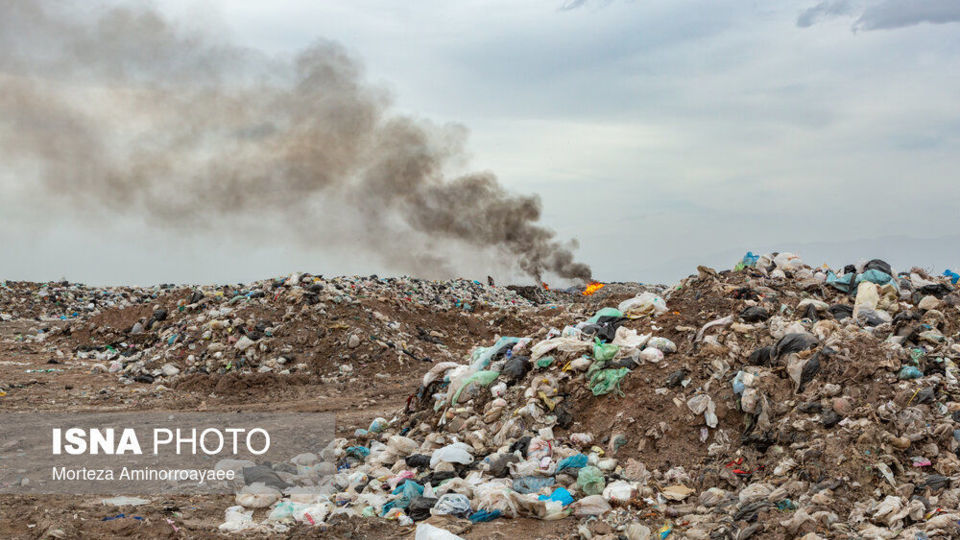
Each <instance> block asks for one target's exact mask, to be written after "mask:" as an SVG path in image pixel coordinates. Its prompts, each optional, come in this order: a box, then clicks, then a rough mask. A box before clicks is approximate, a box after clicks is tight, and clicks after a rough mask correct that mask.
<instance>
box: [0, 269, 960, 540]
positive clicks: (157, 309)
mask: <svg viewBox="0 0 960 540" xmlns="http://www.w3.org/2000/svg"><path fill="white" fill-rule="evenodd" d="M956 279H957V277H956V275H950V274H949V273H948V274H947V275H941V276H938V275H932V273H930V272H927V271H924V270H922V269H920V268H912V269H904V270H902V271H895V270H894V269H892V268H890V266H889V265H888V264H887V263H885V262H884V261H881V260H872V261H862V262H860V263H857V264H854V265H849V266H847V267H845V268H843V269H833V270H831V269H828V268H825V267H820V268H811V267H809V266H808V265H805V264H804V263H803V262H802V261H801V260H800V259H799V258H798V257H797V256H795V255H792V254H788V253H780V254H770V255H765V256H754V255H752V254H748V255H747V256H746V257H744V260H743V261H741V262H740V263H739V264H737V266H736V267H735V268H734V269H733V270H726V271H720V272H718V271H716V270H714V269H711V268H706V267H699V268H698V269H697V273H696V274H695V275H691V276H690V277H688V278H687V279H684V280H682V281H681V282H679V283H677V284H675V285H673V286H670V287H665V286H648V285H642V284H637V283H618V284H593V285H591V286H590V287H588V288H586V289H585V288H584V287H574V288H570V289H564V290H546V289H544V288H540V287H534V288H523V287H511V288H503V287H496V286H493V285H489V284H482V283H480V282H476V281H468V280H457V281H444V282H441V281H424V280H416V279H411V278H378V277H376V276H370V277H363V278H361V277H342V278H323V277H321V276H313V275H309V274H294V275H291V276H286V277H284V278H280V279H275V280H266V281H261V282H256V283H252V284H246V285H235V286H222V287H184V286H158V287H152V288H132V287H126V288H125V287H106V288H97V287H85V286H82V285H79V284H71V283H65V282H64V283H44V284H38V283H25V282H5V283H3V285H2V287H0V318H2V322H0V396H2V397H0V405H2V407H3V410H4V411H43V410H51V411H53V410H56V411H106V410H109V411H118V410H200V411H220V410H222V411H236V410H251V411H253V410H260V411H262V410H269V411H296V412H308V411H317V412H321V411H323V412H335V413H336V414H337V435H338V438H337V439H335V440H334V441H333V443H331V444H330V445H329V446H328V447H327V448H326V449H324V450H323V452H320V454H319V455H312V454H311V455H301V456H298V457H297V459H298V460H299V461H298V462H297V464H298V465H303V464H308V465H311V467H306V468H303V467H302V468H301V469H309V470H310V473H302V472H297V468H296V467H294V468H291V467H289V466H287V467H284V466H283V465H284V464H275V469H276V475H277V477H278V478H280V479H281V480H282V482H283V484H284V486H293V487H292V488H291V487H283V486H271V485H265V484H264V483H260V482H251V483H250V484H249V485H247V486H246V487H245V488H243V490H242V491H241V492H240V493H238V494H236V495H235V496H226V495H220V496H214V495H204V496H200V495H196V496H186V495H171V496H151V497H144V498H143V499H142V500H130V499H121V500H110V499H107V500H103V498H102V497H89V496H86V497H80V496H63V495H56V496H54V495H49V496H13V495H3V496H0V508H2V510H0V535H2V536H3V537H13V538H20V537H22V538H45V537H54V538H76V537H113V536H115V537H129V536H132V537H140V538H153V537H170V538H201V537H210V536H217V535H221V536H224V537H231V536H239V537H248V536H252V537H284V538H301V537H314V536H316V535H318V534H322V535H325V536H327V537H353V538H411V537H414V536H415V537H416V538H424V539H429V538H436V539H440V538H455V537H458V536H459V537H463V538H491V537H504V538H506V537H509V536H517V537H524V538H611V539H612V538H628V539H631V540H633V539H646V538H661V539H662V538H692V539H707V538H710V539H727V538H729V539H745V538H806V539H814V538H911V539H912V538H955V537H957V535H958V534H960V511H958V506H960V458H958V453H960V452H958V449H960V388H958V380H957V376H958V372H957V366H956V361H957V358H958V356H960V341H958V338H960V336H958V331H960V313H958V306H960V293H958V292H957V290H956ZM601 285H603V286H602V287H601ZM583 292H589V293H591V294H589V295H585V294H583ZM0 444H3V445H6V444H13V442H11V441H3V440H2V439H0ZM307 462H309V463H307ZM318 471H321V472H322V474H319V473H318Z"/></svg>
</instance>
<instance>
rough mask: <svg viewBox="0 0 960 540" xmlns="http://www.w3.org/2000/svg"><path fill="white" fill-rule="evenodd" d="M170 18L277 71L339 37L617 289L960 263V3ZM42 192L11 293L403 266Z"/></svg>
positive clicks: (176, 1) (19, 228)
mask: <svg viewBox="0 0 960 540" xmlns="http://www.w3.org/2000/svg"><path fill="white" fill-rule="evenodd" d="M155 3H156V5H157V6H158V8H159V9H160V10H161V11H163V12H164V13H166V14H168V15H169V16H171V17H174V18H177V19H180V20H184V21H187V22H188V24H190V25H194V26H206V27H208V28H209V29H210V30H211V31H214V32H216V33H218V34H219V35H223V36H225V37H226V38H227V39H229V41H231V42H233V43H236V44H241V45H244V46H246V47H250V48H255V49H259V50H262V51H264V52H266V53H268V54H270V55H278V56H289V55H293V54H294V53H295V52H296V51H298V50H300V49H302V48H304V47H305V46H308V45H310V44H311V43H312V42H314V41H315V40H317V39H318V38H327V39H333V40H335V41H338V42H339V43H341V44H342V45H343V46H344V47H346V48H347V49H348V50H349V51H351V52H352V53H353V54H354V55H356V56H357V57H358V58H360V59H361V60H362V61H363V63H364V64H365V70H366V76H367V78H368V79H370V80H371V81H373V82H374V83H376V84H379V85H381V86H383V87H385V88H388V89H389V90H390V92H391V93H392V94H393V97H394V100H395V103H396V107H397V108H398V109H399V110H400V111H403V112H405V113H409V114H413V115H416V116H420V117H424V118H427V119H431V120H434V121H437V122H456V123H459V124H462V125H464V126H466V127H467V128H468V129H469V131H470V137H469V142H468V144H467V146H468V148H469V149H470V151H471V156H472V161H471V164H470V165H471V166H472V168H475V169H479V170H492V171H495V172H496V173H497V175H498V176H499V178H500V180H501V182H502V183H503V184H504V185H506V186H507V187H508V188H509V189H511V190H513V191H516V192H519V193H538V194H539V195H540V196H541V198H542V200H543V205H544V212H543V222H544V224H545V225H547V226H549V227H551V228H554V229H555V230H557V232H558V237H560V238H571V237H573V238H577V239H578V240H579V241H580V246H581V247H580V249H579V251H578V255H579V257H580V258H581V259H582V260H584V261H585V262H587V263H589V264H591V265H592V266H593V269H594V276H595V277H596V278H598V279H600V280H639V281H674V280H676V279H679V278H681V277H683V276H685V275H686V274H688V273H690V272H695V265H696V264H697V263H706V264H711V265H715V266H718V267H721V268H729V267H731V266H732V265H733V264H734V263H735V262H736V258H737V257H738V256H739V255H740V254H742V253H743V252H745V251H747V250H754V251H757V250H765V249H780V250H782V251H799V253H800V255H801V256H802V257H804V259H805V260H807V262H810V263H813V264H819V263H822V262H829V263H831V264H843V263H847V262H853V261H855V260H856V259H858V258H862V257H872V256H882V257H885V258H887V259H888V260H890V261H891V262H892V263H893V264H894V266H895V267H900V268H903V267H904V266H906V265H910V264H917V265H920V266H928V267H931V268H933V269H935V270H936V271H937V272H940V271H942V270H943V269H944V268H945V267H947V266H951V265H952V266H954V267H956V266H960V235H958V233H960V231H957V230H956V229H957V225H958V223H960V220H958V219H957V210H958V208H960V186H958V181H960V174H958V171H960V99H958V96H960V2H958V1H957V0H916V1H895V0H878V1H861V2H856V1H830V0H827V1H823V2H817V1H815V0H814V1H806V0H802V1H793V0H787V1H781V2H762V1H747V0H740V1H724V0H710V1H700V2H694V1H685V0H643V1H632V2H631V1H618V0H609V1H601V2H591V1H589V0H588V1H579V0H567V1H566V2H564V1H563V0H544V1H523V2H518V1H516V0H511V1H493V0H483V1H472V0H461V1H457V2H450V1H449V0H417V1H415V2H402V3H401V2H392V1H384V0H381V1H370V0H350V1H344V2H314V1H309V0H272V1H270V2H263V1H261V0H229V1H227V0H221V1H212V0H208V1H204V0H157V1H156V2H155ZM0 168H2V164H0ZM0 170H2V169H0ZM28 181H29V180H26V179H23V178H14V179H11V178H9V175H8V177H7V178H6V179H5V180H4V182H5V184H4V185H3V186H0V187H3V188H4V191H5V192H6V193H7V195H4V196H2V197H0V215H2V221H0V242H2V243H3V247H2V248H0V278H7V279H31V280H47V279H56V278H60V277H62V276H63V277H66V278H68V279H71V280H79V281H84V282H88V283H98V284H99V283H140V284H145V283H156V282H171V281H176V282H194V283H197V282H213V281H216V282H236V281H247V280H252V279H258V278H265V277H269V276H273V275H279V274H285V273H289V272H290V271H293V270H310V271H314V272H317V273H325V274H328V275H329V274H341V273H364V274H369V273H375V272H381V273H382V272H388V271H389V270H390V269H388V268H382V267H380V266H379V263H378V262H377V261H376V259H375V258H372V257H369V256H367V255H364V254H362V253H352V252H350V251H349V250H346V251H345V250H343V249H342V248H338V249H336V250H332V249H331V250H328V249H325V248H324V245H323V241H322V238H319V236H322V235H318V242H317V246H316V248H315V249H312V250H305V249H303V247H302V246H301V245H294V244H291V243H288V242H286V241H285V238H284V235H283V233H282V231H278V232H277V233H276V234H275V235H273V237H272V239H271V240H270V241H269V242H265V241H263V240H262V239H260V238H258V239H257V240H256V241H255V242H254V241H248V239H247V237H246V236H245V235H244V234H243V233H242V232H241V231H234V230H229V229H226V230H214V231H204V230H197V231H192V232H191V233H190V234H189V235H185V234H184V231H182V230H175V231H170V230H164V229H157V228H156V227H152V226H148V225H145V224H142V223H138V222H136V220H131V219H130V218H129V217H120V216H117V217H116V218H115V219H113V218H111V217H110V216H106V217H105V219H106V223H107V225H103V223H104V222H103V220H101V221H100V222H99V223H100V224H99V225H97V226H88V225H84V224H82V222H81V221H80V220H78V219H75V218H73V217H71V216H70V215H69V214H68V213H64V212H63V210H62V209H60V208H55V206H54V205H50V206H47V205H45V204H44V201H43V200H36V199H35V198H28V197H25V196H20V195H18V194H20V193H21V192H22V191H23V190H21V189H18V185H17V182H28ZM19 187H22V186H19ZM463 267H464V268H465V269H467V270H464V273H466V274H468V277H471V278H480V277H482V276H479V275H477V276H475V275H470V273H469V268H470V267H471V264H470V261H468V260H467V261H465V263H464V266H463Z"/></svg>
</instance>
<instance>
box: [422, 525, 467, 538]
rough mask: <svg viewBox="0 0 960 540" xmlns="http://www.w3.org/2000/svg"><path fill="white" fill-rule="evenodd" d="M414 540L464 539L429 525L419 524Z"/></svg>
mask: <svg viewBox="0 0 960 540" xmlns="http://www.w3.org/2000/svg"><path fill="white" fill-rule="evenodd" d="M414 540H463V537H461V536H457V535H455V534H453V533H452V532H450V531H448V530H446V529H441V528H440V527H434V526H433V525H430V524H429V523H418V524H417V532H416V534H415V535H414Z"/></svg>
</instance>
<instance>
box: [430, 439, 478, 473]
mask: <svg viewBox="0 0 960 540" xmlns="http://www.w3.org/2000/svg"><path fill="white" fill-rule="evenodd" d="M472 451H473V447H472V446H470V445H468V444H464V443H462V442H455V443H453V444H448V445H447V446H444V447H443V448H438V449H437V450H434V451H433V454H432V455H431V456H430V468H431V469H436V468H437V465H439V464H440V463H444V462H446V463H460V464H462V465H468V464H470V463H473V456H472V455H470V453H471V452H472Z"/></svg>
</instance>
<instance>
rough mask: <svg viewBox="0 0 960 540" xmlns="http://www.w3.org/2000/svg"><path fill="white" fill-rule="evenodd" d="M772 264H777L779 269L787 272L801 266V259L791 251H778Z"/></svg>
mask: <svg viewBox="0 0 960 540" xmlns="http://www.w3.org/2000/svg"><path fill="white" fill-rule="evenodd" d="M773 264H775V265H777V268H779V269H780V270H783V271H785V272H787V271H793V270H796V269H797V268H800V267H801V266H803V261H802V260H801V259H800V257H799V256H797V255H795V254H793V253H780V254H778V255H777V256H776V257H774V258H773Z"/></svg>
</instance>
